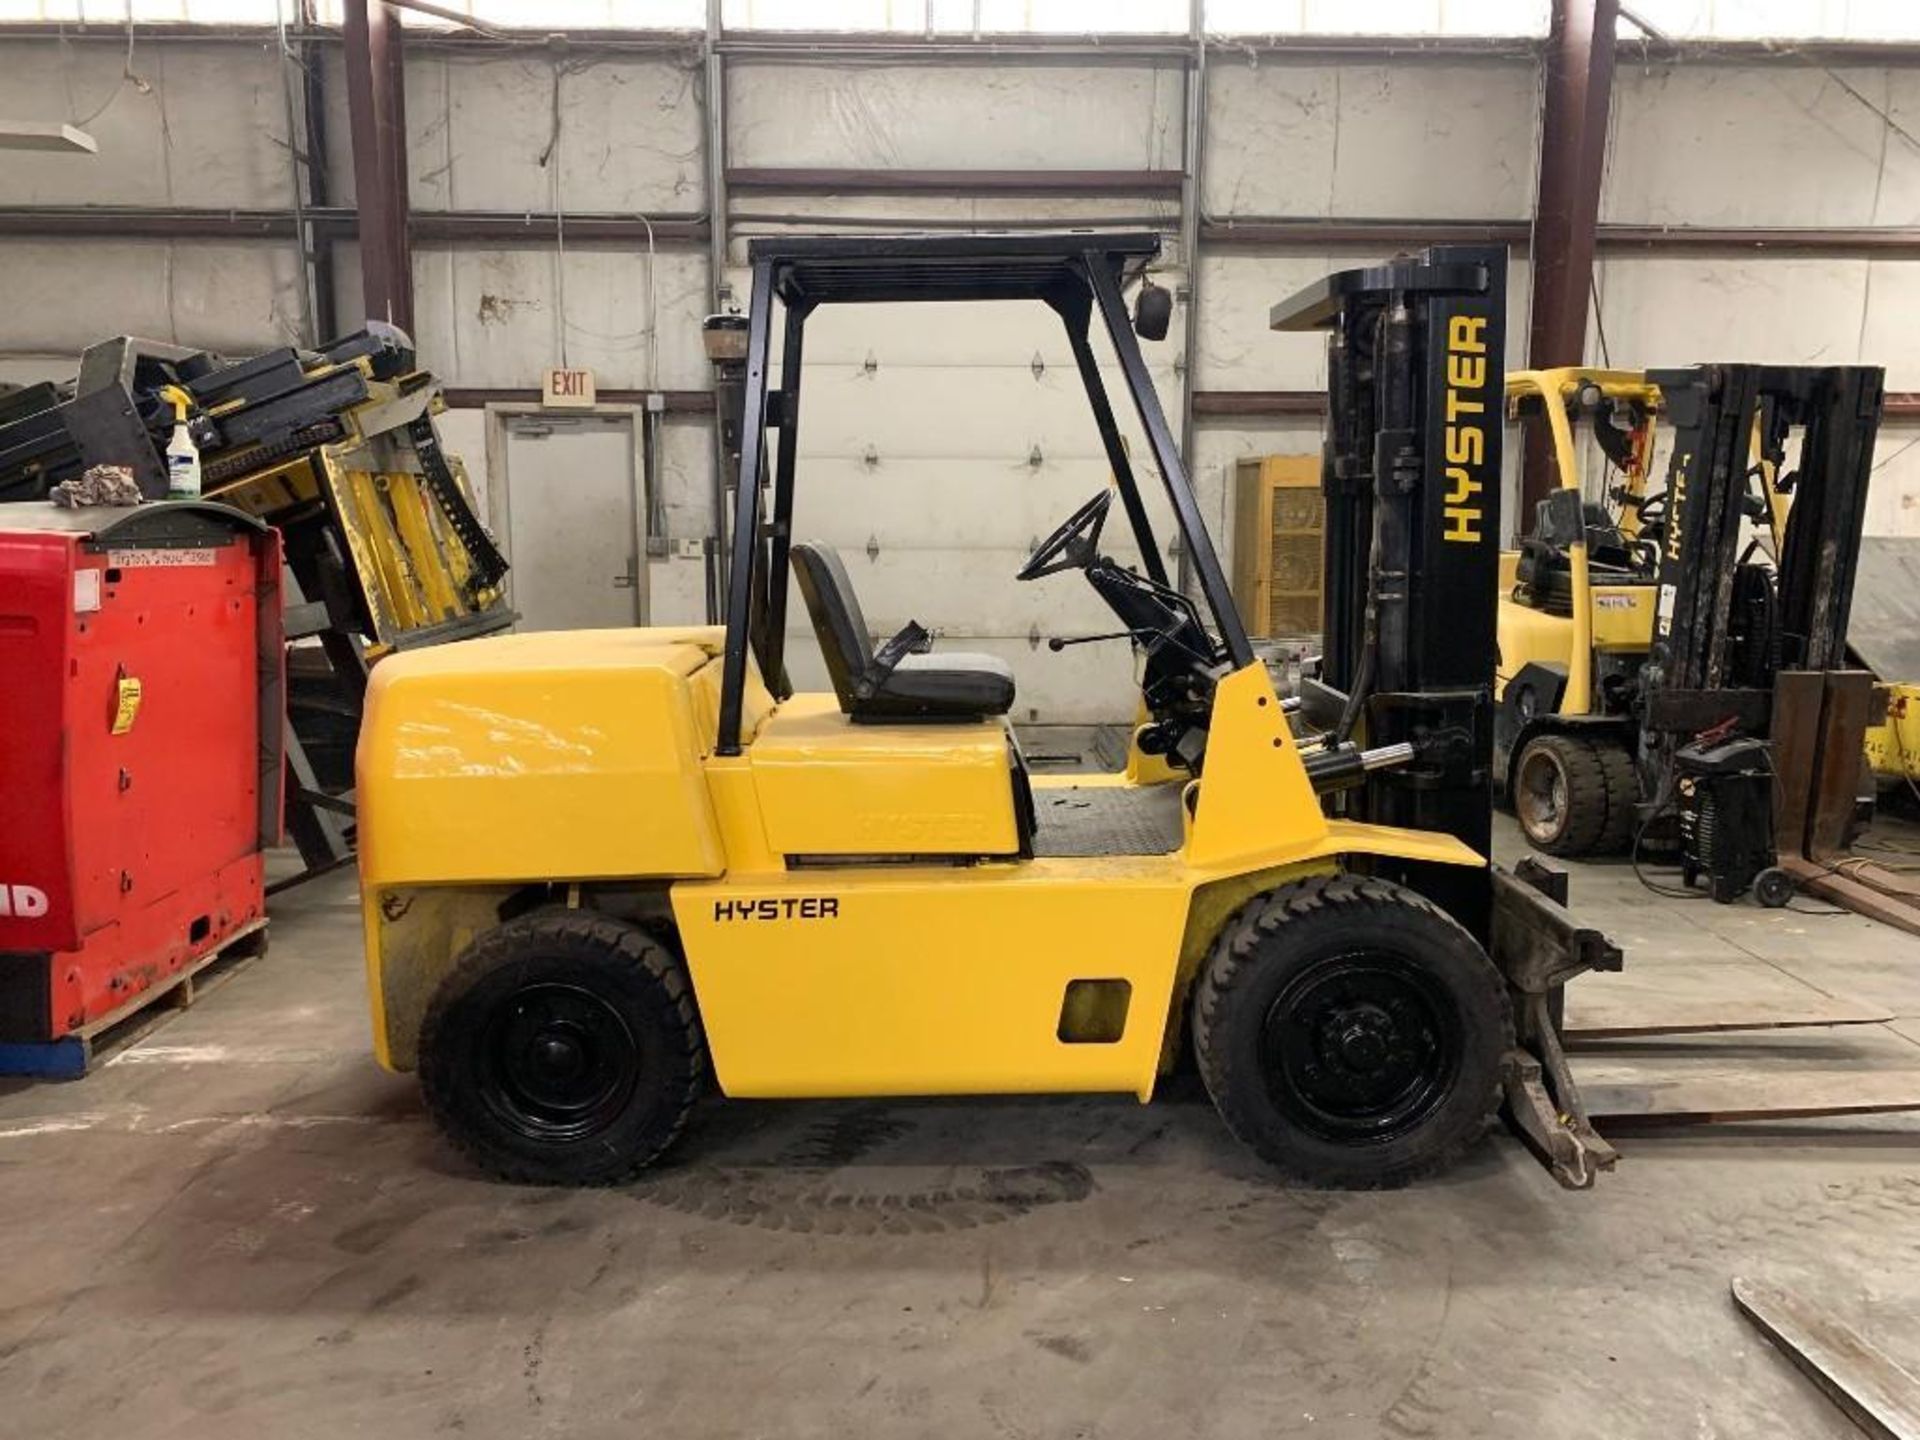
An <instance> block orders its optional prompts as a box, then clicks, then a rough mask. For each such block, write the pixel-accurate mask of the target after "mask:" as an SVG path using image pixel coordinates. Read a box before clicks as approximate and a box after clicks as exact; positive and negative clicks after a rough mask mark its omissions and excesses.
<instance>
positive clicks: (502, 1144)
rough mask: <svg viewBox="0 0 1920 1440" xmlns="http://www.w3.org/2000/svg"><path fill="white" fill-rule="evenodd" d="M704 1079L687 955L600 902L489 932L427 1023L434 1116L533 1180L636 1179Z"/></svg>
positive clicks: (425, 1074)
mask: <svg viewBox="0 0 1920 1440" xmlns="http://www.w3.org/2000/svg"><path fill="white" fill-rule="evenodd" d="M705 1074H706V1046H705V1042H704V1039H703V1037H702V1035H701V1031H700V1023H699V1019H698V1016H697V1015H696V1014H695V1011H694V1006H693V995H692V989H691V986H690V985H689V983H688V980H687V977H686V974H685V972H684V971H683V970H682V968H681V966H680V964H679V962H678V961H677V960H676V959H675V958H674V957H673V956H671V955H669V954H668V953H667V952H666V951H665V950H663V949H661V947H660V946H658V945H657V944H655V943H654V942H653V941H652V940H650V939H649V938H648V937H647V936H646V935H645V934H644V933H643V932H641V931H640V930H638V929H636V928H634V927H633V926H631V925H628V924H626V923H625V922H623V921H620V920H615V919H613V918H611V917H609V916H605V915H597V914H594V913H592V912H591V911H580V910H538V911H534V912H533V913H531V914H527V915H522V916H520V917H518V918H517V919H514V920H509V921H507V922H506V923H505V924H502V925H499V926H496V927H495V928H494V929H492V930H489V931H487V932H486V933H485V934H483V935H480V936H479V937H477V938H476V939H475V940H474V941H473V943H472V944H471V945H469V946H468V947H467V949H466V951H465V952H464V953H463V954H462V956H461V958H460V961H459V963H458V964H457V965H456V966H455V967H454V969H453V971H452V973H451V974H449V975H448V976H447V977H446V979H445V980H443V981H442V982H441V984H440V986H439V988H438V989H437V990H436V991H435V993H434V997H433V1001H432V1003H431V1004H430V1005H429V1006H428V1009H427V1015H426V1019H425V1021H424V1022H423V1023H422V1025H421V1031H420V1083H421V1090H422V1093H423V1095H424V1096H425V1099H426V1104H427V1108H428V1110H429V1111H430V1112H431V1114H432V1115H433V1118H434V1120H435V1121H436V1123H437V1124H438V1125H439V1126H440V1129H441V1130H442V1131H443V1132H444V1133H445V1134H446V1136H447V1137H448V1139H450V1140H451V1141H452V1142H453V1143H454V1144H455V1145H456V1146H458V1147H459V1149H460V1150H462V1151H463V1152H464V1153H465V1154H466V1155H467V1156H468V1157H469V1158H470V1159H471V1160H472V1161H473V1162H474V1163H475V1164H476V1165H478V1166H479V1167H480V1168H481V1169H483V1170H485V1171H486V1172H487V1173H489V1174H491V1175H494V1176H496V1177H498V1178H500V1179H503V1180H510V1181H513V1182H516V1183H520V1184H537V1185H609V1184H616V1183H618V1182H620V1181H622V1180H626V1179H629V1178H631V1177H632V1176H633V1175H635V1174H637V1173H638V1172H639V1171H640V1170H642V1169H644V1168H645V1167H646V1166H648V1165H649V1164H651V1163H652V1162H653V1161H654V1160H655V1159H657V1158H658V1157H659V1156H660V1155H661V1154H662V1153H663V1152H664V1151H665V1150H666V1148H667V1147H668V1145H670V1144H671V1143H672V1142H673V1140H674V1138H675V1137H676V1136H677V1135H678V1134H679V1133H680V1131H681V1129H682V1128H683V1127H684V1125H685V1124H686V1120H687V1116H688V1113H689V1112H690V1111H691V1109H692V1107H693V1102H694V1099H695V1097H696V1096H697V1095H698V1094H699V1091H700V1088H701V1085H702V1083H703V1081H704V1078H705Z"/></svg>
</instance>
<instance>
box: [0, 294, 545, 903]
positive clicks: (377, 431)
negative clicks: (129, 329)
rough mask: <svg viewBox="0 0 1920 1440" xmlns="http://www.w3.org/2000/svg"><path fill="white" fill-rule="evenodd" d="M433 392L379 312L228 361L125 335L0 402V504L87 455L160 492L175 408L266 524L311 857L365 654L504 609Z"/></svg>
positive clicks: (213, 484)
mask: <svg viewBox="0 0 1920 1440" xmlns="http://www.w3.org/2000/svg"><path fill="white" fill-rule="evenodd" d="M183 397H184V398H183ZM442 403H443V402H442V400H441V394H440V384H439V382H438V380H436V379H435V377H434V376H433V375H432V374H430V373H429V372H427V371H425V370H421V369H419V368H417V366H416V362H415V358H414V354H413V348H412V344H411V342H410V341H409V340H408V339H407V337H406V336H405V335H404V334H403V333H402V332H400V331H399V330H396V329H394V328H393V327H391V326H387V325H379V324H375V325H372V326H369V328H368V329H366V330H364V331H361V332H359V333H358V334H355V335H350V336H348V337H346V338H345V339H342V340H337V341H335V342H333V343H332V344H331V345H328V346H327V347H326V348H325V349H324V350H322V351H320V352H318V353H312V352H305V351H300V350H295V349H292V348H282V349H279V350H271V351H267V352H265V353H263V354H260V355H255V356H252V357H251V358H248V359H244V360H238V361H233V362H228V361H225V360H222V359H220V358H218V357H215V356H213V355H210V354H207V353H205V352H203V351H196V350H189V349H183V348H181V347H179V346H174V345H165V344H161V343H159V342H156V341H151V340H142V339H136V338H133V337H130V336H120V337H117V338H115V339H112V340H106V341H102V342H101V343H99V344H97V345H94V346H93V347H91V348H90V349H88V350H87V351H86V353H85V354H84V355H82V356H81V359H80V368H79V373H78V376H77V377H76V378H75V379H74V380H73V381H72V382H70V383H68V384H65V385H54V384H41V385H35V386H31V387H29V388H27V389H25V390H21V391H18V392H16V393H15V394H13V395H10V396H6V397H3V398H0V499H6V500H39V499H42V498H44V497H45V496H46V495H47V493H48V491H49V490H50V489H51V487H53V486H54V485H56V484H59V483H60V482H62V481H65V480H69V479H72V478H75V477H78V476H79V475H81V474H82V473H84V472H85V471H86V470H87V469H88V468H89V467H91V466H94V465H101V464H108V465H116V466H121V467H124V468H125V469H127V470H129V471H130V472H131V473H132V475H133V477H134V480H135V481H136V483H137V484H138V485H139V487H140V490H141V491H142V493H143V494H144V495H145V496H147V497H148V498H149V499H156V498H161V497H164V496H165V495H166V494H167V489H168V475H167V454H166V448H167V445H168V441H169V437H170V436H171V435H172V433H173V430H174V427H175V424H176V421H177V419H178V416H179V414H180V410H181V406H182V405H184V409H185V415H186V421H185V423H186V428H187V431H188V434H189V436H190V437H191V439H192V441H193V443H194V445H195V446H196V447H197V449H198V452H199V456H200V470H201V484H202V493H203V494H204V495H205V496H206V497H207V498H209V499H216V500H219V501H220V502H222V503H224V504H226V505H230V506H232V507H234V508H235V509H237V510H240V511H242V512H244V513H246V514H248V515H251V516H255V517H257V518H258V519H260V520H262V521H265V522H267V523H269V524H271V525H273V526H274V527H276V528H277V529H278V530H279V531H280V533H281V538H282V544H283V546H284V550H285V557H286V563H287V566H288V568H289V569H290V570H291V572H292V574H293V577H294V580H295V582H296V583H297V585H298V587H299V595H298V596H297V597H296V596H292V595H289V597H288V611H287V617H286V633H287V639H288V641H289V642H293V643H292V648H291V649H290V651H289V655H288V667H287V668H288V671H289V673H290V677H291V680H290V684H291V695H290V703H289V711H290V715H291V731H292V733H291V735H290V737H289V743H288V745H287V765H288V787H287V788H288V797H289V805H288V826H289V829H290V830H291V831H292V833H293V837H294V840H295V841H296V843H297V844H298V845H299V847H300V852H301V856H302V858H303V860H304V861H305V862H306V864H307V866H308V867H309V870H310V871H311V870H317V869H320V868H324V867H326V866H328V865H332V864H336V863H339V862H341V861H343V860H345V859H346V858H348V857H349V856H350V855H351V853H352V815H353V805H352V798H351V793H350V792H351V788H352V784H353V781H352V760H353V744H354V739H355V737H356V735H357V733H358V729H359V720H360V712H361V706H362V704H363V701H364V697H365V692H366V683H367V667H368V665H369V663H370V662H371V661H373V660H375V659H377V658H378V657H379V656H380V655H382V654H385V653H387V652H389V651H394V650H402V649H409V648H412V647H415V646H420V645H429V644H435V643H438V642H440V641H445V640H457V639H463V638H466V637H468V636H473V635H484V634H488V633H491V632H493V631H497V630H501V629H504V628H505V627H507V626H508V625H510V624H511V623H512V621H513V618H514V617H513V614H512V612H511V611H509V610H508V609H507V608H506V606H505V604H504V603H503V601H502V597H501V588H500V586H501V581H502V579H503V578H504V576H505V574H506V569H507V566H506V561H505V559H504V558H503V557H502V556H501V554H500V552H499V550H498V549H497V548H496V547H495V545H494V543H493V540H492V538H491V537H490V536H489V535H488V534H487V531H486V529H485V527H484V526H483V525H482V524H481V522H480V519H479V516H478V515H477V514H476V513H475V510H474V507H473V501H472V493H471V489H470V487H469V485H468V482H467V478H466V474H465V471H464V470H463V469H462V467H461V465H460V462H459V461H458V460H457V459H455V458H453V457H450V456H448V455H446V454H445V452H444V451H443V450H442V448H441V445H440V441H439V437H438V435H437V434H436V432H435V429H434V423H433V417H434V415H435V414H436V413H437V412H438V411H439V409H440V408H441V407H442ZM306 641H311V642H314V643H312V644H303V643H299V642H306Z"/></svg>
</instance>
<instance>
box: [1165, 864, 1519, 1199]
mask: <svg viewBox="0 0 1920 1440" xmlns="http://www.w3.org/2000/svg"><path fill="white" fill-rule="evenodd" d="M1289 1005H1297V1006H1301V1007H1303V1008H1304V1009H1305V1011H1306V1012H1307V1013H1305V1014H1304V1015H1303V1016H1301V1017H1299V1021H1298V1023H1292V1022H1290V1021H1289V1019H1288V1017H1287V1016H1286V1014H1285V1011H1286V1009H1287V1007H1288V1006H1289ZM1396 1008H1397V1010H1398V1012H1399V1013H1398V1014H1395V1013H1394V1011H1395V1009H1396ZM1369 1009H1371V1010H1373V1011H1378V1012H1383V1013H1378V1014H1369V1013H1368V1011H1369ZM1192 1028H1193V1038H1194V1053H1195V1056H1196V1058H1197V1059H1198V1061H1199V1066H1200V1074H1201V1078H1202V1079H1203V1080H1204V1081H1205V1083H1206V1086H1207V1092H1208V1094H1210V1095H1211V1096H1212V1097H1213V1102H1214V1105H1215V1107H1216V1108H1217V1109H1218V1110H1219V1112H1220V1115H1221V1118H1222V1119H1223V1120H1225V1121H1226V1123H1227V1127H1228V1129H1230V1130H1231V1131H1232V1132H1233V1133H1234V1135H1235V1136H1237V1137H1238V1138H1239V1139H1240V1140H1241V1141H1242V1142H1243V1143H1245V1144H1246V1145H1247V1146H1248V1147H1249V1148H1251V1149H1252V1150H1253V1151H1254V1152H1255V1153H1256V1154H1258V1155H1259V1156H1260V1157H1261V1158H1262V1159H1264V1160H1266V1161H1267V1162H1268V1163H1269V1164H1272V1165H1274V1166H1276V1167H1277V1168H1279V1169H1280V1170H1282V1171H1284V1172H1285V1173H1286V1174H1288V1175H1289V1176H1291V1177H1293V1178H1294V1179H1297V1180H1300V1181H1303V1182H1305V1183H1307V1184H1309V1185H1316V1186H1324V1187H1337V1188H1344V1189H1384V1188H1389V1187H1392V1186H1398V1185H1404V1184H1407V1183H1409V1182H1410V1181H1413V1180H1417V1179H1419V1178H1421V1177H1423V1176H1426V1175H1431V1174H1434V1173H1437V1172H1439V1171H1441V1170H1444V1169H1446V1168H1447V1167H1448V1166H1449V1165H1451V1164H1453V1163H1454V1162H1455V1161H1456V1160H1457V1159H1459V1157H1460V1156H1461V1155H1463V1154H1465V1153H1466V1152H1467V1151H1468V1150H1470V1149H1471V1148H1472V1147H1473V1146H1474V1145H1475V1144H1476V1143H1477V1142H1478V1141H1479V1140H1480V1138H1481V1136H1482V1135H1484V1134H1485V1132H1486V1129H1487V1127H1488V1125H1489V1124H1490V1123H1491V1122H1492V1120H1493V1118H1494V1116H1495V1115H1496V1114H1497V1113H1498V1111H1499V1107H1500V1096H1501V1066H1502V1063H1503V1061H1504V1058H1505V1056H1506V1054H1507V1052H1508V1050H1510V1049H1511V1048H1512V1045H1513V1020H1512V1014H1511V1011H1510V1009H1509V1007H1508V1001H1507V994H1506V987H1505V984H1504V982H1503V981H1502V980H1501V978H1500V975H1499V972H1498V971H1497V970H1496V969H1495V968H1494V966H1493V963H1492V962H1491V961H1490V960H1488V958H1487V956H1486V953H1485V952H1484V951H1483V950H1482V949H1481V948H1480V946H1479V945H1478V944H1477V943H1476V942H1475V941H1474V939H1473V937H1472V936H1471V935H1469V934H1468V933H1467V931H1466V930H1465V929H1463V928H1462V927H1461V926H1460V925H1459V924H1458V923H1457V922H1455V921H1454V920H1453V919H1452V918H1451V917H1449V916H1447V915H1446V914H1444V913H1443V912H1442V911H1440V910H1439V909H1438V908H1437V907H1436V906H1434V905H1433V904H1432V903H1431V902H1429V901H1427V900H1426V899H1424V898H1423V897H1421V896H1419V895H1417V894H1415V893H1414V892H1412V891H1411V890H1408V889H1405V888H1404V887H1402V886H1399V885H1394V884H1392V883H1390V882H1388V881H1385V880H1377V879H1369V878H1365V877H1362V876H1354V875H1338V876H1316V877H1314V878H1312V879H1309V880H1304V881H1300V882H1298V883H1297V884H1293V885H1284V886H1281V887H1279V888H1278V889H1275V890H1272V891H1269V892H1267V893H1266V894H1265V895H1262V896H1258V897H1256V898H1255V899H1254V900H1252V901H1250V902H1249V903H1248V904H1247V905H1246V906H1244V907H1243V908H1242V909H1241V910H1240V911H1239V913H1238V914H1236V915H1235V916H1234V918H1233V919H1232V920H1231V921H1229V922H1228V924H1227V926H1226V928H1225V929H1224V930H1223V931H1222V932H1221V935H1220V937H1219V939H1218V940H1216V941H1215V942H1214V947H1213V951H1212V953H1211V954H1210V956H1209V957H1208V960H1207V964H1206V966H1205V969H1204V970H1203V972H1202V975H1201V979H1200V984H1199V985H1198V986H1197V987H1196V990H1195V995H1194V1004H1193V1017H1192ZM1396 1044H1397V1047H1398V1049H1399V1050H1401V1051H1402V1052H1404V1054H1405V1056H1406V1058H1405V1059H1403V1060H1394V1059H1389V1058H1387V1057H1388V1056H1389V1055H1390V1054H1391V1052H1392V1051H1393V1050H1394V1049H1395V1047H1396ZM1376 1061H1377V1062H1380V1063H1378V1064H1374V1063H1370V1062H1376ZM1309 1065H1311V1066H1314V1067H1316V1068H1317V1069H1318V1070H1319V1072H1320V1076H1321V1079H1320V1080H1319V1081H1317V1082H1316V1081H1312V1080H1307V1081H1306V1083H1304V1084H1303V1083H1302V1082H1303V1079H1305V1078H1306V1070H1307V1067H1308V1066H1309ZM1340 1068H1345V1069H1346V1070H1348V1071H1349V1072H1351V1073H1349V1074H1348V1075H1346V1076H1333V1075H1332V1072H1333V1071H1335V1070H1337V1069H1340ZM1329 1077H1331V1079H1329ZM1342 1097H1344V1101H1343V1099H1342Z"/></svg>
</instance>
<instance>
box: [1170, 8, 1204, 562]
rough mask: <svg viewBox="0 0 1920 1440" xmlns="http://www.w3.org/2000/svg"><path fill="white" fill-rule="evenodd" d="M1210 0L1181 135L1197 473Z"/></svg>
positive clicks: (1187, 411) (1186, 377)
mask: <svg viewBox="0 0 1920 1440" xmlns="http://www.w3.org/2000/svg"><path fill="white" fill-rule="evenodd" d="M1205 11H1206V5H1205V0H1189V3H1188V5H1187V40H1188V43H1189V44H1191V45H1192V46H1193V54H1192V55H1191V56H1189V57H1188V60H1187V71H1186V77H1185V81H1184V89H1183V93H1182V98H1183V99H1184V100H1185V101H1186V119H1185V122H1184V124H1183V127H1182V130H1183V133H1182V135H1181V147H1180V148H1181V171H1182V184H1181V186H1180V263H1181V264H1182V265H1183V266H1185V267H1186V271H1187V319H1186V325H1185V327H1184V328H1183V329H1182V331H1181V348H1180V458H1181V460H1182V461H1184V462H1185V464H1186V467H1187V477H1188V479H1189V480H1191V479H1192V477H1193V441H1194V410H1193V387H1194V384H1195V383H1196V380H1197V373H1198V371H1199V368H1200V227H1201V222H1202V220H1203V219H1204V217H1205V213H1206V208H1207V206H1206V193H1205V190H1204V188H1203V187H1204V177H1203V175H1202V171H1201V167H1202V166H1203V165H1204V164H1205V163H1206V155H1207V26H1206V14H1205ZM1175 564H1176V571H1175V573H1176V576H1177V580H1176V584H1177V585H1178V587H1179V589H1180V592H1181V593H1182V594H1186V593H1187V591H1188V589H1189V588H1190V586H1191V584H1192V580H1193V574H1192V570H1193V565H1192V560H1191V558H1190V557H1189V556H1188V554H1187V546H1186V545H1184V544H1182V545H1181V547H1180V553H1179V555H1178V556H1177V557H1176V560H1175Z"/></svg>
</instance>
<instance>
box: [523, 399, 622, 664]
mask: <svg viewBox="0 0 1920 1440" xmlns="http://www.w3.org/2000/svg"><path fill="white" fill-rule="evenodd" d="M504 431H505V435H506V457H505V458H506V464H505V467H504V469H505V474H506V503H507V523H506V525H505V526H504V527H503V528H504V529H505V531H506V536H507V560H508V563H509V564H510V565H511V566H512V569H511V570H510V571H509V572H508V575H507V596H508V600H509V601H510V603H511V604H512V605H513V608H514V609H515V610H517V611H519V612H520V627H519V628H520V629H522V630H594V629H606V628H617V627H619V626H623V625H639V624H643V623H644V622H645V620H646V592H645V588H644V587H645V585H646V564H645V561H644V559H643V555H644V551H645V548H646V537H645V535H644V533H643V531H642V528H641V524H642V522H641V517H642V516H644V515H645V514H646V513H647V509H646V503H645V498H644V497H643V496H642V495H641V493H640V489H641V481H640V473H641V471H640V465H639V463H638V462H639V452H638V449H637V446H636V437H635V434H634V424H633V418H632V417H631V416H628V415H548V414H540V415H509V416H507V417H505V424H504Z"/></svg>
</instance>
